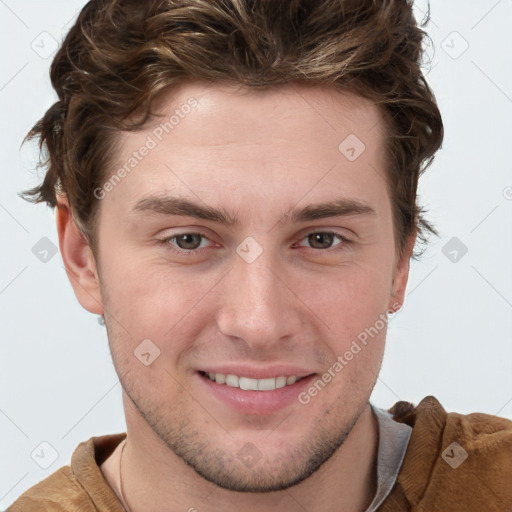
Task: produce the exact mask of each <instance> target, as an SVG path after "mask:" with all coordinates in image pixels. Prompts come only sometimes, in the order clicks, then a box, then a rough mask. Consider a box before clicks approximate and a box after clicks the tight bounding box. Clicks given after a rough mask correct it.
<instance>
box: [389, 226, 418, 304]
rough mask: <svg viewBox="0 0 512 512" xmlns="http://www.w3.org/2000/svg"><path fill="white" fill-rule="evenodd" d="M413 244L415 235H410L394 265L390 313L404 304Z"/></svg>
mask: <svg viewBox="0 0 512 512" xmlns="http://www.w3.org/2000/svg"><path fill="white" fill-rule="evenodd" d="M415 242H416V235H411V236H410V237H409V238H408V239H407V242H406V244H405V247H404V251H403V253H402V256H401V258H400V260H399V261H398V263H397V265H396V268H395V271H394V275H393V282H392V285H391V297H390V299H389V304H388V310H389V311H390V312H396V311H399V310H400V309H401V308H402V305H403V303H404V299H405V289H406V287H407V281H408V279H409V266H410V261H411V256H412V252H413V250H414V244H415Z"/></svg>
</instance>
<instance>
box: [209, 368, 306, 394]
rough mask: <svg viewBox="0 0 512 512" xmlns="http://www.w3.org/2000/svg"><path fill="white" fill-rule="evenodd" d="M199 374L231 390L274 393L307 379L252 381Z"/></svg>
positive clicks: (214, 374) (290, 378) (235, 377)
mask: <svg viewBox="0 0 512 512" xmlns="http://www.w3.org/2000/svg"><path fill="white" fill-rule="evenodd" d="M199 373H201V374H202V375H203V376H204V377H207V378H208V379H210V380H211V381H212V382H216V383H217V384H224V385H226V386H229V387H231V388H240V389H243V390H244V391H273V390H274V389H280V388H284V387H286V386H292V385H293V384H295V383H296V382H298V381H300V380H302V379H303V378H305V377H299V376H296V375H291V376H288V377H287V376H285V375H279V376H278V377H269V378H265V379H252V378H250V377H244V376H240V375H233V374H225V373H212V372H208V373H206V372H199Z"/></svg>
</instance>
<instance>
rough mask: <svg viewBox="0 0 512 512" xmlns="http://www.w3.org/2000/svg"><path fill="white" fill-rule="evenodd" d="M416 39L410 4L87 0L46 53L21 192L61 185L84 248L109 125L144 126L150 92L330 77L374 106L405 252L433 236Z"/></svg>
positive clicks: (439, 131) (33, 196)
mask: <svg viewBox="0 0 512 512" xmlns="http://www.w3.org/2000/svg"><path fill="white" fill-rule="evenodd" d="M427 19H428V16H427ZM426 37H428V36H427V35H426V33H425V32H424V31H423V30H422V29H421V28H419V26H418V23H417V22H416V19H415V17H414V14H413V9H412V0H279V1H274V0H145V1H143V2H142V1H140V0H91V1H90V2H88V3H87V5H86V6H85V7H84V8H83V9H82V11H81V12H80V14H79V16H78V19H77V20H76V22H75V24H74V25H73V26H72V28H71V29H70V31H69V33H68V34H67V36H66V38H65V40H64V41H63V43H62V46H61V47H60V49H59V51H58V52H57V54H56V56H55V58H54V59H53V62H52V65H51V71H50V76H51V81H52V85H53V87H54V89H55V91H56V92H57V95H58V101H57V102H56V103H54V104H53V106H52V107H50V108H49V109H48V110H47V112H46V113H45V114H44V116H43V117H42V119H41V120H39V121H38V122H37V123H36V124H35V126H34V127H33V128H32V130H31V131H30V132H29V133H28V135H27V137H26V140H28V139H31V138H38V139H39V144H40V150H41V155H43V154H44V158H42V159H41V161H40V165H41V166H43V167H45V168H46V174H45V177H44V179H43V181H42V183H41V184H40V185H39V186H37V187H35V188H33V189H31V190H28V191H25V192H24V194H23V196H24V197H25V198H26V199H28V200H31V201H33V202H46V203H48V204H49V205H50V206H52V207H54V206H56V205H57V204H58V202H59V195H60V194H64V195H65V196H66V197H67V199H68V201H69V204H70V209H71V212H72V214H73V217H74V219H75V221H76V222H77V224H78V226H79V227H80V228H81V229H82V231H83V233H84V235H86V236H87V237H88V239H89V242H90V243H91V246H92V247H93V248H94V232H95V218H96V217H97V216H96V215H95V212H96V210H97V207H98V199H97V198H96V197H95V196H94V193H93V191H94V190H95V189H96V188H97V187H99V186H101V184H102V183H103V182H104V181H105V180H106V179H107V176H106V174H107V169H108V168H109V162H110V161H111V159H112V158H113V156H114V152H115V147H116V146H115V136H116V133H118V132H119V131H120V130H125V131H130V130H137V129H140V128H141V127H142V126H144V124H145V123H146V121H148V119H149V117H150V116H152V115H153V112H152V105H154V100H155V98H156V97H157V95H158V94H159V93H161V92H163V91H165V90H167V89H169V88H171V89H172V87H173V86H175V85H177V84H178V83H180V82H182V81H184V80H203V81H207V82H209V83H215V82H232V83H239V84H242V85H244V86H247V87H250V88H257V89H264V88H270V87H274V86H277V85H281V84H289V83H306V84H313V85H314V84H319V85H328V86H331V87H334V88H340V89H343V90H347V91H351V92H353V93H356V94H358V95H360V96H363V97H365V98H367V99H369V100H371V101H372V102H374V103H375V104H376V105H378V107H379V110H380V112H381V113H382V116H383V118H384V120H385V125H386V137H385V145H386V147H385V149H386V155H387V162H386V172H387V178H388V186H389V191H390V194H391V198H392V205H393V223H394V232H395V238H396V240H395V242H396V247H397V249H398V252H399V254H402V251H403V249H404V247H405V243H406V240H407V238H408V237H409V235H411V234H415V235H416V236H417V239H418V240H421V241H422V242H426V241H427V237H426V234H427V231H428V232H431V233H433V234H437V231H436V229H435V228H434V227H433V226H432V225H431V224H430V223H429V222H428V221H426V220H425V219H424V217H423V213H424V210H423V209H422V208H421V207H419V206H418V204H417V186H418V179H419V176H420V175H421V174H422V173H423V172H424V171H425V169H426V168H427V167H428V166H429V165H430V163H431V162H432V159H433V158H434V154H435V152H436V151H437V150H438V149H439V148H440V147H441V144H442V140H443V123H442V119H441V114H440V112H439V109H438V107H437V103H436V100H435V97H434V94H433V92H432V91H431V89H430V88H429V85H428V83H427V81H426V79H425V77H424V75H423V72H422V57H423V54H424V49H423V43H424V40H425V38H426ZM417 256H418V255H417V254H415V255H414V257H417Z"/></svg>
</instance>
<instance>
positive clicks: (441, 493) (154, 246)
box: [9, 0, 512, 512]
mask: <svg viewBox="0 0 512 512" xmlns="http://www.w3.org/2000/svg"><path fill="white" fill-rule="evenodd" d="M422 40H423V33H422V32H421V31H420V30H419V28H418V27H417V26H416V23H415V20H414V17H413V14H412V9H411V5H410V4H409V3H407V2H406V1H392V0H389V1H380V2H375V1H357V2H355V1H343V2H340V1H338V0H336V1H334V0H325V1H320V0H315V1H313V0H310V1H307V0H302V1H299V0H287V1H282V2H270V1H263V0H260V1H258V0H253V1H250V0H246V1H242V0H229V1H228V0H211V1H209V2H204V1H202V0H201V1H200V0H181V1H178V0H174V1H168V2H163V1H157V0H150V1H146V2H137V1H133V0H103V1H96V2H94V1H93V2H90V3H89V4H87V6H86V7H85V8H84V10H83V11H82V13H81V14H80V16H79V18H78V20H77V22H76V24H75V25H74V26H73V28H72V29H71V31H70V33H69V34H68V36H67V38H66V40H65V41H64V43H63V46H62V48H61V49H60V50H59V52H58V54H57V56H56V57H55V59H54V62H53V64H52V71H51V76H52V83H53V85H54V87H55V89H56V91H57V93H58V95H59V101H58V102H57V103H55V104H54V105H53V106H52V107H51V108H50V109H49V110H48V111H47V112H46V114H45V116H44V117H43V119H42V120H41V121H40V122H39V123H37V124H36V126H35V127H34V129H33V130H32V132H31V133H30V134H29V136H30V137H40V140H41V144H42V145H43V147H45V148H46V149H47V151H48V154H49V161H48V171H47V174H46V176H45V179H44V182H43V183H42V185H41V186H40V187H38V188H37V189H35V190H32V191H30V192H29V194H28V195H29V196H32V197H34V198H35V200H37V201H46V202H47V203H48V204H50V205H51V206H55V207H57V224H58V232H59V240H60V249H61V254H62V258H63V261H64V264H65V267H66V271H67V274H68V276H69V279H70V282H71V284H72V286H73V288H74V291H75V294H76V296H77V299H78V301H79V302H80V304H81V305H82V306H83V307H84V308H85V309H86V310H88V311H89V312H91V313H95V314H98V315H102V316H103V317H104V321H105V325H106V328H107V333H108V339H109V345H110V349H111V352H112V358H113V362H114V366H115V368H116V371H117V373H118V375H119V379H120V382H121V384H122V387H123V404H124V408H125V414H126V424H127V432H126V433H123V434H118V435H114V436H103V437H97V438H92V439H90V440H89V441H87V442H85V443H82V444H81V445H80V446H79V447H78V448H77V449H76V451H75V453H74V454H73V458H72V461H71V465H70V466H66V467H64V468H61V469H60V470H58V471H57V472H56V473H54V474H53V475H51V476H50V477H48V478H47V479H46V480H44V481H43V482H41V483H39V484H38V485H36V486H34V487H33V488H32V489H29V490H28V491H27V492H26V493H25V494H24V495H23V496H21V497H20V498H19V499H18V500H17V501H16V502H15V503H14V504H13V505H12V506H11V508H10V509H9V510H11V511H13V512H16V511H18V510H19V511H21V510H23V511H27V510H48V511H57V510H77V511H78V510H80V511H89V510H90V511H93V510H99V511H107V510H108V511H123V510H127V511H131V512H138V511H145V512H146V511H160V512H161V511H179V510H189V511H193V510H197V511H214V510H226V511H231V510H240V509H243V510H254V511H256V510H257V511H267V510H275V509H276V508H278V507H279V508H282V509H283V510H287V511H295V510H308V511H328V512H329V511H367V512H372V511H375V510H379V511H385V512H390V511H406V510H407V511H408V510H418V511H419V510H422V511H437V510H443V511H444V510H446V511H448V510H450V511H463V510H464V511H468V510H469V511H471V510H475V511H476V510H478V511H481V510H489V511H506V510H510V509H511V507H512V488H511V486H510V481H511V476H512V462H511V457H510V455H511V453H512V422H510V421H508V420H505V419H503V418H497V417H493V416H488V415H484V414H472V415H468V416H462V415H458V414H454V413H451V414H447V413H446V412H445V411H444V409H443V408H442V406H441V405H440V404H439V402H438V401H437V400H436V399H435V398H434V397H427V398H425V399H424V400H423V401H422V402H421V403H420V404H419V405H418V406H417V407H414V406H412V405H411V404H408V403H406V402H399V403H397V404H395V406H394V407H392V408H391V410H390V412H386V411H383V410H380V409H378V408H375V407H373V406H372V405H371V404H370V403H369V397H370V395H371V392H372V389H373V386H374V384H375V381H376V379H377V375H378V373H379V369H380V364H381V361H382V356H383V350H384V344H385V336H386V327H387V322H388V318H389V316H390V315H392V314H393V313H395V312H396V311H398V310H399V309H400V307H401V305H402V303H403V300H404V293H405V288H406V285H407V279H408V272H409V261H410V258H411V256H412V254H413V249H414V245H415V241H416V240H417V239H418V238H420V239H421V238H424V235H425V231H432V232H435V230H434V228H433V227H431V226H430V225H429V224H428V222H426V220H424V219H423V217H422V215H421V209H420V208H419V206H418V205H417V203H416V188H417V182H418V177H419V175H420V174H421V172H422V171H423V170H424V169H425V168H426V166H427V165H428V163H429V162H430V161H431V160H432V158H433V156H434V154H435V152H436V151H437V149H438V148H439V147H440V145H441V142H442V136H443V127H442V121H441V116H440V113H439V110H438V108H437V106H436V103H435V99H434V96H433V94H432V93H431V91H430V89H429V87H428V85H427V84H426V82H425V80H424V77H423V75H422V74H421V69H420V65H419V61H420V58H421V44H422Z"/></svg>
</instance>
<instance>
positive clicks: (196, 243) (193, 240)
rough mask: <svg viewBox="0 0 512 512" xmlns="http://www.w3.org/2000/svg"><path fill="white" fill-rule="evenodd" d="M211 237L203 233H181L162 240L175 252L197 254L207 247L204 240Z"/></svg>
mask: <svg viewBox="0 0 512 512" xmlns="http://www.w3.org/2000/svg"><path fill="white" fill-rule="evenodd" d="M208 241H209V239H208V238H207V237H206V235H204V234H203V233H181V234H179V235H173V236H170V237H168V238H165V239H163V240H160V242H162V243H163V244H165V245H166V246H167V247H169V249H170V250H171V251H173V252H176V253H180V254H195V253H196V252H199V251H200V250H201V249H203V248H204V247H206V246H205V245H202V244H203V242H208Z"/></svg>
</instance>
